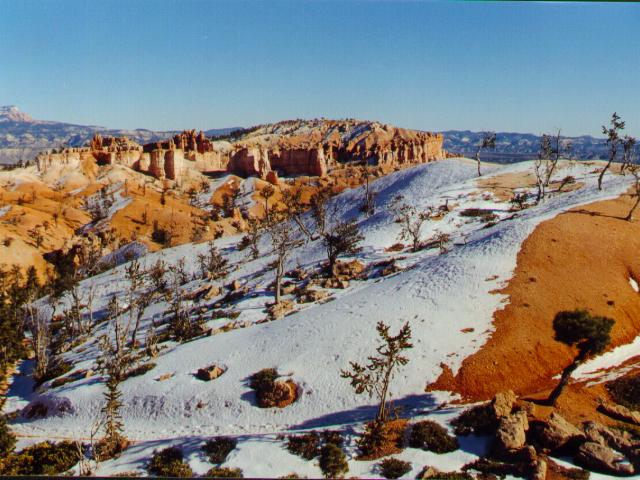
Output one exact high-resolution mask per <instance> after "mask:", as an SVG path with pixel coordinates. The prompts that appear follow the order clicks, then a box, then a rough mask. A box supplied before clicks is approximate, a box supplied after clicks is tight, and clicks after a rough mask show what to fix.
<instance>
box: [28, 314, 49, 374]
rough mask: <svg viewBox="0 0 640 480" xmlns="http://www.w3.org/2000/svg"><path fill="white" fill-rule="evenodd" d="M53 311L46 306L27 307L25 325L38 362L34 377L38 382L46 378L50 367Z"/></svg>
mask: <svg viewBox="0 0 640 480" xmlns="http://www.w3.org/2000/svg"><path fill="white" fill-rule="evenodd" d="M50 323H51V311H50V309H49V308H47V307H46V306H42V305H34V304H28V305H27V306H26V307H25V317H24V324H25V327H26V329H27V331H28V332H29V333H30V338H29V341H30V342H31V347H32V349H33V353H34V356H35V360H36V365H35V369H34V371H33V377H34V379H35V380H36V381H38V380H40V379H42V378H44V377H45V375H46V373H47V369H48V367H49V359H50V351H49V347H50V345H51V329H50Z"/></svg>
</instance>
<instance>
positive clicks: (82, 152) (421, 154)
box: [36, 120, 446, 181]
mask: <svg viewBox="0 0 640 480" xmlns="http://www.w3.org/2000/svg"><path fill="white" fill-rule="evenodd" d="M443 140H444V139H443V137H442V135H440V134H433V133H430V132H421V131H416V130H406V129H401V128H395V127H392V126H390V125H382V124H380V123H377V122H362V121H357V120H340V121H332V120H312V121H293V122H280V123H277V124H272V125H265V126H260V127H254V128H252V129H248V130H246V131H245V135H244V136H241V137H240V138H239V139H238V141H236V142H235V143H233V144H232V143H229V142H227V141H224V140H217V141H213V140H211V139H208V138H206V136H205V134H204V133H203V132H198V133H196V131H195V130H185V131H183V132H182V133H179V134H177V135H174V136H173V137H172V138H169V139H167V140H162V141H158V142H152V143H147V144H145V145H144V146H141V145H139V144H137V143H136V142H133V141H131V140H129V139H128V138H126V137H102V136H101V135H100V134H96V135H95V136H94V137H93V139H92V140H91V142H90V144H89V146H87V147H82V148H74V149H65V150H64V151H61V152H55V153H54V152H47V153H43V154H41V155H39V156H38V157H37V159H36V161H37V165H38V168H39V169H40V170H46V169H47V168H50V167H51V166H54V165H71V166H75V165H79V164H80V162H81V161H82V160H84V159H90V158H93V159H95V161H96V162H97V163H98V164H99V165H116V164H118V165H124V166H127V167H130V168H132V169H135V170H138V171H140V172H143V173H147V174H149V175H151V176H153V177H156V178H159V179H165V178H166V179H169V180H175V181H179V180H180V178H181V177H182V175H183V172H184V171H185V169H187V168H193V169H195V170H198V171H200V172H228V173H233V174H236V175H241V176H258V177H261V178H263V179H266V178H267V176H269V175H270V178H271V179H274V178H276V176H277V175H278V174H279V175H284V176H295V175H310V176H316V177H324V176H326V175H327V174H328V173H329V171H330V170H331V169H332V168H334V167H336V166H338V165H339V164H345V163H347V164H348V163H358V164H362V163H363V162H367V163H368V164H370V165H378V166H382V167H387V168H396V167H400V166H406V165H411V164H418V163H426V162H430V161H434V160H439V159H442V158H445V154H446V152H444V150H443V148H442V144H443ZM270 172H273V173H271V174H270Z"/></svg>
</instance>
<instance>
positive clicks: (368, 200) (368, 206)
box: [360, 159, 376, 217]
mask: <svg viewBox="0 0 640 480" xmlns="http://www.w3.org/2000/svg"><path fill="white" fill-rule="evenodd" d="M362 176H363V177H364V200H363V202H362V205H361V207H360V210H361V211H362V212H363V213H364V214H365V216H367V217H370V216H371V215H373V214H374V213H375V208H376V202H375V200H376V193H375V192H374V191H372V190H371V187H370V184H369V162H368V160H367V159H364V160H363V161H362Z"/></svg>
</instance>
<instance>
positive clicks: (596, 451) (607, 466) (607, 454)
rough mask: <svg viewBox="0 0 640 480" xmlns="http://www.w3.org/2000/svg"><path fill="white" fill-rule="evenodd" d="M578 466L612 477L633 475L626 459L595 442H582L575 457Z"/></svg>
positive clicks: (632, 470) (631, 467)
mask: <svg viewBox="0 0 640 480" xmlns="http://www.w3.org/2000/svg"><path fill="white" fill-rule="evenodd" d="M575 461H576V463H577V464H578V465H581V466H583V467H585V468H588V469H590V470H595V471H599V472H602V473H611V474H614V475H633V474H634V473H635V471H634V468H633V465H631V464H630V463H628V462H627V460H626V458H625V457H623V456H622V455H620V454H619V453H617V452H616V451H614V450H612V449H611V448H609V447H606V446H603V445H600V444H599V443H596V442H584V443H583V444H582V445H580V448H579V449H578V454H577V455H576V457H575Z"/></svg>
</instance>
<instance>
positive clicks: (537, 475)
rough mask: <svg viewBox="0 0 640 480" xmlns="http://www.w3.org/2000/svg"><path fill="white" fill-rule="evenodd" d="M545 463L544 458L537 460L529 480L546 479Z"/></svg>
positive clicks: (546, 466)
mask: <svg viewBox="0 0 640 480" xmlns="http://www.w3.org/2000/svg"><path fill="white" fill-rule="evenodd" d="M547 468H548V465H547V461H546V460H545V459H544V458H538V459H537V460H536V461H535V463H534V465H533V471H532V472H531V480H545V479H546V478H547Z"/></svg>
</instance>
